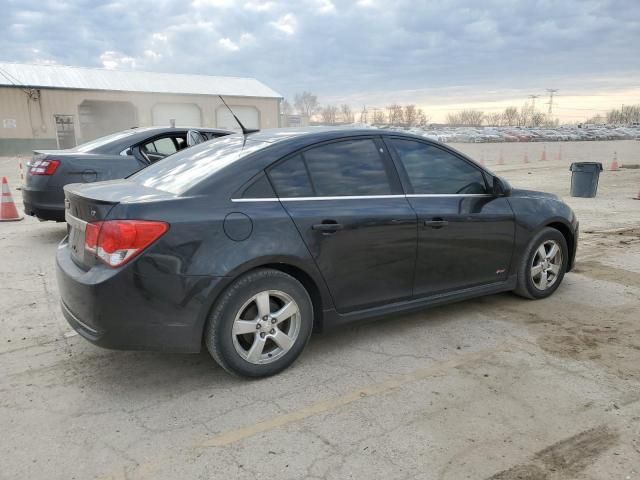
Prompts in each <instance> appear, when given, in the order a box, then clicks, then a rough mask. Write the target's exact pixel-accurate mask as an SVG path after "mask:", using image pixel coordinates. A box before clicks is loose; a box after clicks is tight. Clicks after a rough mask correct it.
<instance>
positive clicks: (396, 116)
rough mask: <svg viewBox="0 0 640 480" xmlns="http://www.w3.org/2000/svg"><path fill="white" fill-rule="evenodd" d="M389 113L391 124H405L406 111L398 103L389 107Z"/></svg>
mask: <svg viewBox="0 0 640 480" xmlns="http://www.w3.org/2000/svg"><path fill="white" fill-rule="evenodd" d="M387 113H388V115H389V123H390V124H391V125H403V124H404V123H405V121H404V110H403V108H402V107H401V106H400V105H398V104H397V103H394V104H393V105H389V106H388V107H387Z"/></svg>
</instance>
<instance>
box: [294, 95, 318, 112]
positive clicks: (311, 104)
mask: <svg viewBox="0 0 640 480" xmlns="http://www.w3.org/2000/svg"><path fill="white" fill-rule="evenodd" d="M293 104H294V105H295V107H296V109H297V110H298V112H300V113H301V114H302V115H305V116H306V117H307V118H311V116H312V115H313V114H314V113H316V112H317V111H318V109H319V107H320V105H319V104H318V97H317V95H313V94H312V93H311V92H302V93H296V96H295V97H294V98H293Z"/></svg>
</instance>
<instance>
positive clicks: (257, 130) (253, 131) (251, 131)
mask: <svg viewBox="0 0 640 480" xmlns="http://www.w3.org/2000/svg"><path fill="white" fill-rule="evenodd" d="M218 98H220V100H222V103H224V106H225V107H227V109H228V110H229V111H230V112H231V115H233V118H235V119H236V122H238V125H240V128H241V129H242V134H243V135H247V134H248V133H255V132H259V131H260V129H259V128H247V127H245V126H244V125H243V124H242V122H241V121H240V119H239V118H238V117H236V114H235V113H233V110H231V107H230V106H229V105H227V102H225V101H224V98H222V95H218Z"/></svg>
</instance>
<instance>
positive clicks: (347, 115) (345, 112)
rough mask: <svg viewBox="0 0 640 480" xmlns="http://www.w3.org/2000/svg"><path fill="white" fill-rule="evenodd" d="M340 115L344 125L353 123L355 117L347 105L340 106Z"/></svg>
mask: <svg viewBox="0 0 640 480" xmlns="http://www.w3.org/2000/svg"><path fill="white" fill-rule="evenodd" d="M340 113H341V114H342V121H343V122H344V123H353V122H355V120H356V116H355V115H354V113H353V112H352V111H351V107H350V106H349V105H347V104H342V105H340Z"/></svg>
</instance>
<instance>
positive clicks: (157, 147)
mask: <svg viewBox="0 0 640 480" xmlns="http://www.w3.org/2000/svg"><path fill="white" fill-rule="evenodd" d="M152 145H153V146H154V150H153V151H155V152H158V153H161V154H162V155H166V156H169V155H173V154H174V153H176V152H177V149H176V144H175V143H173V139H172V138H171V137H164V138H158V139H157V140H155V141H154V142H153V143H152Z"/></svg>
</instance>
